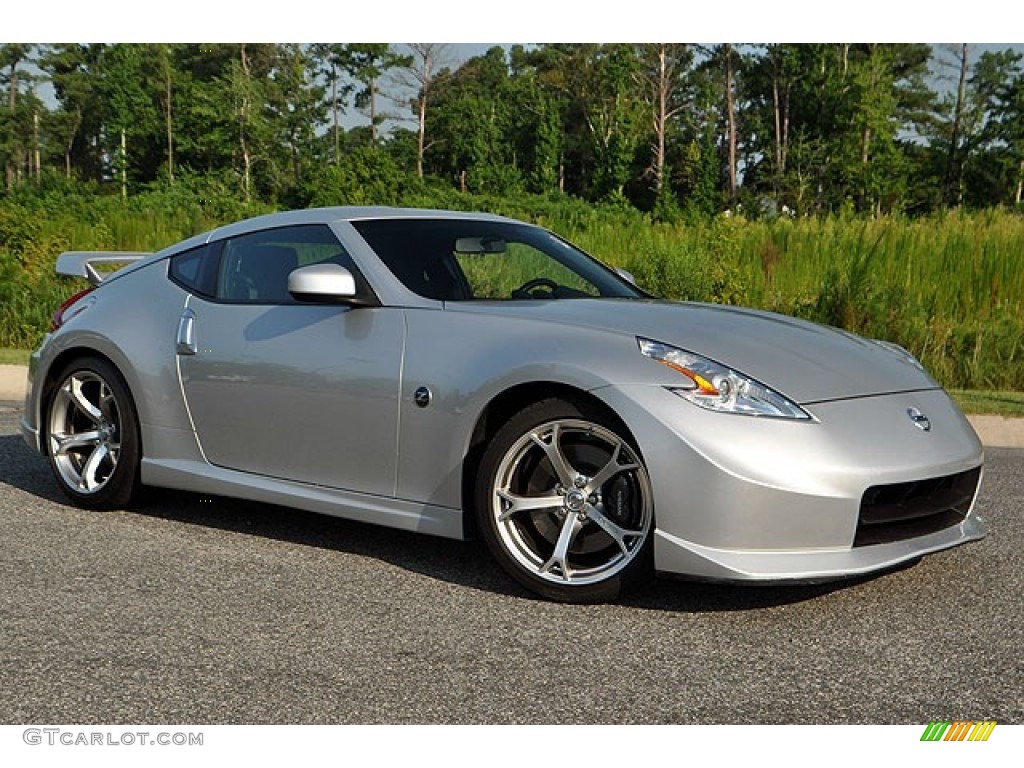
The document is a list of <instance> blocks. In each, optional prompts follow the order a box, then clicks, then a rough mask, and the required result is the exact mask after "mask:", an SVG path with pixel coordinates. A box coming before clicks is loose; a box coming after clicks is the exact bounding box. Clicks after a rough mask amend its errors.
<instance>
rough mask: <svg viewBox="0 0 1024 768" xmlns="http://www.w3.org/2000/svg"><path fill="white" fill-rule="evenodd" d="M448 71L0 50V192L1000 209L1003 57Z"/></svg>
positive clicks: (571, 62)
mask: <svg viewBox="0 0 1024 768" xmlns="http://www.w3.org/2000/svg"><path fill="white" fill-rule="evenodd" d="M454 61H455V60H454V51H453V49H452V47H451V46H445V45H440V44H408V45H401V46H397V45H396V46H391V45H387V44H376V43H369V44H368V43H359V44H349V45H345V44H296V43H288V44H255V43H251V44H246V43H241V44H230V45H229V44H206V45H199V44H111V45H105V44H89V45H81V44H58V45H42V44H7V45H3V46H0V72H2V75H0V85H2V86H3V88H4V91H5V95H6V99H5V101H6V109H2V110H0V163H2V164H3V166H4V170H5V188H6V190H7V191H8V192H10V191H11V190H12V189H13V188H14V187H15V186H16V185H18V184H19V183H21V182H24V181H26V180H29V179H37V180H38V179H41V178H42V177H43V176H44V175H46V174H52V173H59V174H61V175H63V176H64V177H66V178H69V179H75V180H78V181H81V182H89V183H94V184H97V185H100V186H104V185H107V186H114V187H116V188H117V189H116V191H118V192H119V193H120V194H122V195H125V196H127V195H129V194H131V193H133V192H135V191H138V190H140V189H142V188H145V187H146V185H151V184H154V183H168V184H169V183H173V182H175V181H176V180H179V179H182V178H183V177H184V178H188V177H193V176H196V175H200V176H204V177H206V176H212V177H214V178H215V179H217V180H218V181H219V183H220V184H222V185H223V186H224V187H225V189H226V190H228V191H231V192H234V193H236V194H237V195H239V196H240V197H241V198H242V199H243V200H246V201H248V200H253V199H257V200H260V201H264V202H268V203H272V204H280V205H290V206H300V205H309V204H316V203H318V202H322V198H329V197H331V196H332V195H336V194H337V193H338V190H339V188H344V187H346V185H347V186H348V187H349V188H348V189H343V190H342V191H344V192H345V193H347V194H355V193H357V192H359V189H362V190H363V192H362V194H363V195H364V196H365V197H368V198H372V199H374V200H375V201H380V202H389V201H392V200H394V199H395V198H396V197H398V196H400V195H401V194H402V192H403V191H404V190H405V189H406V188H407V187H408V186H410V185H412V186H415V184H416V181H414V180H421V179H430V180H434V181H436V182H439V183H441V184H443V185H444V186H447V187H450V188H452V189H455V190H458V191H462V192H472V193H485V194H496V195H502V196H508V195H515V194H520V193H534V194H551V193H560V194H566V195H571V196H574V197H579V198H581V199H583V200H587V201H590V202H619V203H621V204H623V205H630V206H633V207H636V208H638V209H640V210H642V211H649V212H653V213H655V215H657V216H658V217H660V218H663V219H664V218H668V217H671V216H672V215H673V214H674V213H676V212H677V211H680V210H681V211H691V212H695V213H714V212H717V211H720V210H724V209H726V208H730V207H734V206H735V205H737V204H740V205H744V206H746V207H747V209H748V211H749V210H750V209H751V208H755V209H757V210H758V212H776V211H781V210H782V209H783V207H785V210H786V211H789V212H795V213H796V214H797V215H804V214H814V215H818V214H823V213H829V212H833V213H834V212H838V211H840V210H843V209H845V208H851V209H852V210H854V211H856V212H862V213H868V214H875V215H877V214H888V213H907V214H911V215H920V214H924V213H928V212H931V211H935V210H937V209H939V208H942V207H950V206H954V207H955V206H961V205H963V206H968V207H985V206H991V205H999V204H1019V203H1020V201H1021V194H1022V184H1024V70H1022V67H1021V54H1020V53H1018V52H1016V51H1015V50H1013V49H1007V50H1005V51H994V50H985V51H984V52H982V53H981V54H980V55H973V52H972V50H971V46H969V45H967V44H961V45H951V46H934V47H933V46H930V45H923V44H773V45H754V44H749V45H738V44H728V43H726V44H719V45H709V46H695V45H685V44H671V43H651V44H635V45H626V44H546V45H537V46H532V47H524V46H511V47H509V48H503V47H494V48H492V49H490V50H489V51H487V52H486V53H485V54H483V55H481V56H477V57H474V58H472V59H470V60H468V61H465V62H463V63H461V64H460V65H458V66H456V65H455V64H454V63H453V62H454ZM46 84H49V85H50V87H51V88H52V94H53V97H52V99H47V100H46V101H49V102H51V103H49V104H48V103H46V101H44V99H43V98H42V97H41V95H40V94H41V92H42V90H43V88H44V87H45V86H46ZM346 113H350V114H354V113H363V114H364V115H365V119H364V120H363V121H362V122H368V125H362V126H359V127H357V128H346V127H345V120H344V116H345V115H346ZM349 124H351V121H350V123H349ZM366 177H370V178H371V179H372V183H371V184H370V185H369V187H370V188H369V189H367V188H366V187H367V185H366V184H365V183H364V182H365V181H367V178H366Z"/></svg>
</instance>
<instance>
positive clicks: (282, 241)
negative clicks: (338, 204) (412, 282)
mask: <svg viewBox="0 0 1024 768" xmlns="http://www.w3.org/2000/svg"><path fill="white" fill-rule="evenodd" d="M323 263H334V264H339V265H341V266H343V267H345V268H346V269H348V270H349V271H351V272H352V273H353V275H358V273H357V271H356V267H355V264H353V262H352V259H351V257H350V256H349V255H348V253H346V252H345V249H344V248H342V246H341V243H339V242H338V240H337V238H336V237H335V236H334V233H333V232H331V230H330V228H329V227H327V226H326V225H323V224H310V225H302V226H297V227H281V228H279V229H267V230H263V231H260V232H253V233H250V234H248V235H241V236H239V237H233V238H230V239H228V240H226V241H224V245H223V249H222V251H221V257H220V268H219V270H218V273H217V291H216V298H218V299H222V300H224V301H230V302H240V303H245V304H295V303H297V302H296V301H295V299H294V298H293V297H292V296H291V294H289V293H288V275H290V274H291V273H292V272H293V271H294V270H296V269H298V268H299V267H305V266H308V265H310V264H323ZM356 284H357V285H359V284H360V278H359V277H358V276H357V277H356Z"/></svg>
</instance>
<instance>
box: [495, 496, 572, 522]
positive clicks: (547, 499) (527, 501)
mask: <svg viewBox="0 0 1024 768" xmlns="http://www.w3.org/2000/svg"><path fill="white" fill-rule="evenodd" d="M497 494H498V497H499V498H500V499H501V500H502V501H504V502H506V503H507V504H508V506H507V507H505V508H504V509H503V510H502V512H501V514H500V515H499V516H498V522H499V523H503V522H505V521H506V520H508V519H509V518H510V517H512V515H514V514H517V513H519V512H534V511H536V510H538V509H557V508H558V507H561V506H562V497H561V496H518V495H516V494H514V493H509V492H508V491H498V492H497ZM503 506H504V505H503Z"/></svg>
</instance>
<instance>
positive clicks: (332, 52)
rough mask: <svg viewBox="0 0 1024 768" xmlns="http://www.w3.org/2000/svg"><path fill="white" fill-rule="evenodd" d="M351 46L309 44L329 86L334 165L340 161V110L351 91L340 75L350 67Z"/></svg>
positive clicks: (350, 87) (312, 54)
mask: <svg viewBox="0 0 1024 768" xmlns="http://www.w3.org/2000/svg"><path fill="white" fill-rule="evenodd" d="M350 48H351V46H347V45H344V44H341V43H315V44H314V45H312V46H310V54H311V56H312V58H313V61H314V62H316V63H317V64H318V65H319V68H320V74H321V75H322V76H323V77H325V78H327V83H328V85H329V86H330V91H331V95H330V99H329V101H328V102H327V103H328V105H329V106H330V109H331V136H332V138H333V140H334V152H333V155H332V159H333V162H334V164H335V165H338V163H339V162H340V161H341V119H340V117H341V112H342V110H343V105H344V101H345V100H346V99H347V98H348V96H349V94H350V93H351V92H352V86H351V85H350V84H342V82H341V76H342V74H343V73H344V72H346V71H348V70H350V69H351V67H352V60H351V53H350Z"/></svg>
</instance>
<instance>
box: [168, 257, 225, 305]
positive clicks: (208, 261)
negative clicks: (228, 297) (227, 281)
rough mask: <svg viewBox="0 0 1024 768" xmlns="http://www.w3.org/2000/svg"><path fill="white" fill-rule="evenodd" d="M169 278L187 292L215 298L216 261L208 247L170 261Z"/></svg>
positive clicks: (172, 258)
mask: <svg viewBox="0 0 1024 768" xmlns="http://www.w3.org/2000/svg"><path fill="white" fill-rule="evenodd" d="M167 276H168V277H169V278H170V279H171V281H172V282H175V283H177V284H178V285H180V286H181V287H182V288H184V289H185V290H186V291H190V292H192V293H198V294H200V295H202V296H213V294H214V285H215V283H216V279H217V264H216V259H214V258H212V256H211V249H210V247H209V246H208V245H201V246H199V247H198V248H192V249H191V250H188V251H184V252H183V253H179V254H177V255H175V256H172V257H171V258H170V260H169V266H168V268H167Z"/></svg>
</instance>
